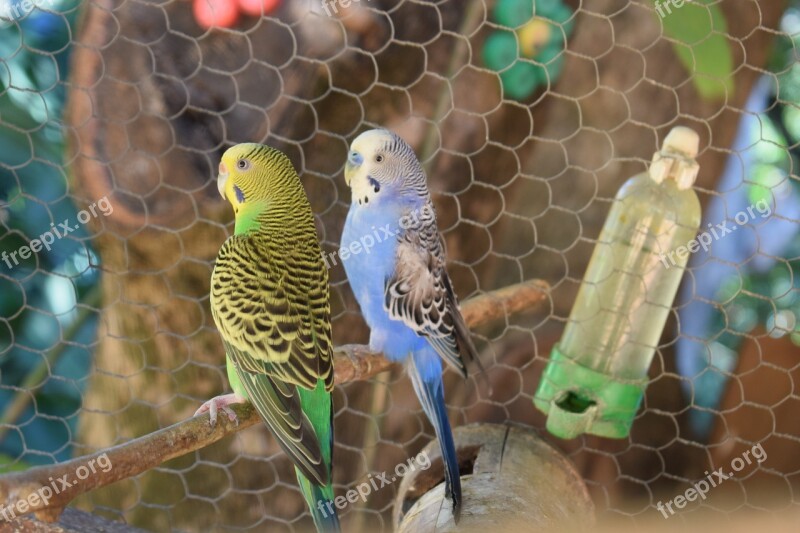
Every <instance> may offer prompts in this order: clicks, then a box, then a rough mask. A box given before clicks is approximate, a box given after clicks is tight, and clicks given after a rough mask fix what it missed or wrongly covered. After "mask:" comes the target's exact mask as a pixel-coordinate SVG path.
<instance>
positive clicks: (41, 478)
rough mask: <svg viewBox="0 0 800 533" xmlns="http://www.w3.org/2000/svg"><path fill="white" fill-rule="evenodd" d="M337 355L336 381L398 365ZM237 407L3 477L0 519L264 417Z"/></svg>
mask: <svg viewBox="0 0 800 533" xmlns="http://www.w3.org/2000/svg"><path fill="white" fill-rule="evenodd" d="M548 293H549V286H548V285H547V284H546V283H544V282H542V281H539V280H533V281H529V282H526V283H520V284H517V285H511V286H509V287H505V288H503V289H500V290H497V291H493V292H490V293H487V294H483V295H480V296H477V297H475V298H471V299H469V300H467V301H466V302H464V304H463V305H462V313H463V315H464V319H465V321H466V323H467V324H468V325H469V326H470V327H471V328H475V327H479V326H482V325H484V324H488V323H490V322H493V321H497V320H501V319H505V318H507V317H508V316H510V315H512V314H514V313H517V312H520V311H523V310H534V309H535V308H537V307H538V306H539V305H540V304H541V303H542V302H544V301H545V300H547V299H548ZM334 357H335V363H334V364H335V369H336V383H337V384H342V383H348V382H351V381H358V380H364V379H368V378H370V377H372V376H374V375H375V374H378V373H380V372H383V371H385V370H388V369H389V368H390V367H391V366H392V365H393V364H394V363H392V362H390V361H388V360H387V359H386V358H385V357H384V356H383V355H382V354H381V353H376V352H372V351H370V350H369V348H367V347H366V346H361V345H352V344H351V345H346V346H341V347H338V348H336V350H335V354H334ZM233 410H234V411H235V412H236V415H237V416H238V418H239V423H238V425H237V424H235V423H233V422H230V421H229V420H228V418H227V417H226V416H220V417H219V418H218V421H217V425H216V426H215V427H213V428H212V427H211V426H210V425H209V423H208V414H202V415H198V416H195V417H192V418H190V419H188V420H184V421H182V422H179V423H177V424H174V425H172V426H170V427H167V428H164V429H161V430H159V431H156V432H154V433H150V434H149V435H144V436H142V437H139V438H137V439H134V440H132V441H130V442H126V443H125V444H120V445H118V446H114V447H113V448H109V449H108V450H104V451H103V452H98V453H95V454H92V455H86V456H83V457H78V458H76V459H72V460H70V461H66V462H63V463H58V464H55V465H50V466H42V467H36V468H31V469H29V470H26V471H24V472H19V473H14V474H7V475H5V476H0V522H2V521H3V520H9V519H11V518H13V515H22V514H25V513H29V512H36V516H37V518H39V519H41V520H44V521H55V520H57V519H58V516H59V514H60V513H61V511H62V510H63V508H64V507H65V506H66V505H68V504H69V502H71V501H72V500H73V499H75V498H76V497H77V496H79V495H81V494H83V493H85V492H88V491H90V490H93V489H96V488H99V487H103V486H105V485H109V484H111V483H114V482H115V481H120V480H122V479H127V478H129V477H132V476H135V475H138V474H141V473H142V472H146V471H147V470H150V469H152V468H154V467H156V466H158V465H160V464H161V463H164V462H166V461H169V460H170V459H174V458H176V457H180V456H182V455H185V454H187V453H190V452H193V451H195V450H199V449H201V448H205V447H207V446H210V445H211V444H214V443H215V442H217V441H218V440H220V439H222V438H224V437H226V436H228V435H231V434H233V433H235V432H237V431H240V430H242V429H245V428H248V427H250V426H253V425H255V424H256V423H258V422H259V421H260V419H259V416H258V414H257V413H256V411H255V409H254V408H253V407H252V405H250V404H241V405H235V406H233ZM60 480H64V481H60ZM48 488H49V490H47V489H48ZM37 495H38V496H37ZM45 496H47V497H46V498H44V497H45ZM45 499H46V500H47V501H45ZM20 502H24V503H23V504H22V505H20ZM12 512H13V514H10V513H12Z"/></svg>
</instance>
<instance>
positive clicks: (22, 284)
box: [0, 0, 800, 531]
mask: <svg viewBox="0 0 800 533" xmlns="http://www.w3.org/2000/svg"><path fill="white" fill-rule="evenodd" d="M254 4H258V5H256V9H257V11H259V13H260V12H261V11H262V10H265V13H264V15H263V16H261V15H259V16H254V15H252V10H253V5H254ZM207 5H213V6H217V7H216V8H215V9H218V11H214V12H213V13H212V15H214V16H219V17H220V18H219V19H216V22H217V24H218V26H217V27H213V28H210V29H205V28H204V27H203V23H204V22H205V23H207V22H208V21H209V19H208V16H209V14H208V12H207V10H206V11H204V6H207ZM520 5H522V6H523V7H522V8H520V7H519V6H520ZM525 5H527V6H528V7H527V10H528V11H525V8H524V6H525ZM0 8H1V10H0V11H1V12H0V16H2V17H3V19H2V20H3V21H4V24H3V27H2V29H0V50H2V55H1V56H0V57H2V61H0V83H2V92H1V93H0V139H2V142H0V154H2V157H0V174H2V181H0V190H1V191H2V199H3V200H2V201H3V203H2V204H1V205H0V221H1V222H2V228H3V236H2V237H1V238H0V251H2V256H0V257H2V261H3V263H0V287H2V292H0V294H2V298H0V372H2V376H1V377H2V381H1V382H0V401H1V402H2V403H1V404H0V405H2V409H0V410H1V411H2V415H0V416H2V418H1V419H0V462H1V463H2V466H3V469H4V470H23V469H26V468H28V467H30V466H33V465H40V464H50V463H53V462H56V461H62V460H65V459H67V458H69V457H73V456H79V455H82V454H85V453H89V452H92V451H96V450H102V449H105V448H107V447H109V446H111V445H114V444H118V443H121V442H125V441H127V440H129V439H132V438H135V437H139V436H141V435H145V434H147V433H150V432H152V431H155V430H156V429H158V428H161V427H165V426H167V425H169V424H172V423H175V422H177V421H180V420H182V419H185V418H187V417H188V416H190V415H191V414H192V413H193V411H194V410H195V409H196V408H197V407H198V406H199V404H200V403H201V402H202V401H204V400H206V399H208V398H210V397H211V396H213V395H215V394H219V393H221V392H222V391H224V390H226V389H227V382H226V379H225V374H224V367H223V366H222V364H223V352H222V349H221V345H220V343H219V339H218V335H217V333H216V331H215V328H214V326H213V321H212V319H211V316H210V313H209V309H208V297H207V295H208V281H209V278H210V274H211V269H212V268H213V262H214V257H215V255H216V253H217V250H218V249H219V246H220V244H221V243H222V242H223V240H224V239H225V238H226V236H227V235H229V234H230V233H231V232H232V229H233V226H232V213H231V212H230V209H229V207H228V206H227V205H226V204H225V203H224V202H223V201H222V200H221V199H220V198H219V196H218V194H217V191H216V186H215V185H216V184H215V179H214V178H215V172H216V168H217V164H218V162H219V158H220V155H221V153H222V152H223V151H224V149H225V148H226V147H228V146H230V145H231V144H233V143H237V142H245V141H257V142H265V143H267V144H270V145H272V146H275V147H278V148H280V149H281V150H283V151H285V152H286V153H287V154H288V155H289V157H290V158H291V160H292V161H293V163H294V164H295V166H296V168H297V169H298V171H299V173H300V174H301V178H302V180H303V183H304V185H305V188H306V191H307V193H308V195H309V198H310V200H311V202H312V207H313V209H314V212H315V213H316V215H317V217H318V222H319V224H318V230H319V236H320V239H321V241H322V243H323V248H324V251H326V252H333V251H335V250H336V249H337V248H338V243H339V238H340V235H341V229H342V226H343V223H344V217H345V214H346V212H347V209H348V205H349V193H348V191H347V189H346V187H345V185H344V183H343V181H344V180H343V178H342V169H343V165H344V161H345V158H346V153H347V146H348V144H349V142H350V141H352V139H353V138H355V136H356V135H357V134H358V133H359V132H361V131H363V130H364V129H366V128H368V127H377V126H383V127H389V128H391V129H393V130H394V131H396V132H398V133H399V134H400V135H401V136H403V137H404V138H405V139H406V140H408V141H409V143H410V144H411V145H412V146H413V147H414V148H415V150H416V152H417V154H418V155H419V156H420V160H421V161H423V163H424V165H425V167H426V170H427V172H428V180H429V185H430V187H431V189H432V192H433V196H434V202H435V204H436V208H437V215H438V219H439V227H440V229H441V231H442V233H443V236H444V239H445V242H446V245H447V249H448V257H449V271H450V274H451V276H452V278H453V281H454V285H455V288H456V292H457V293H458V294H459V296H460V298H461V299H462V301H463V300H465V299H467V298H469V297H470V296H475V295H478V294H482V293H485V292H487V291H491V290H494V289H499V288H502V287H505V286H508V285H511V284H514V283H518V282H522V281H525V280H531V279H536V278H539V279H542V280H544V281H546V282H547V283H549V284H550V286H551V287H552V289H551V291H550V294H549V297H548V298H547V300H546V302H545V304H544V305H539V306H536V307H535V308H532V309H530V310H529V311H528V312H526V313H523V314H521V315H518V316H517V315H515V316H507V317H505V319H504V320H501V321H499V323H494V324H492V325H491V326H486V327H482V328H480V329H478V330H476V331H474V334H475V339H476V341H478V343H479V349H480V350H481V354H482V359H483V363H484V365H485V366H486V367H487V378H488V381H489V382H490V384H491V394H490V393H489V389H487V388H486V387H482V386H480V383H479V382H476V381H474V378H470V379H469V380H468V381H466V382H464V381H462V380H461V379H460V378H458V376H456V375H455V374H454V373H448V374H447V375H446V381H445V390H446V396H447V399H448V405H449V407H450V416H451V423H452V425H454V426H457V425H462V424H465V423H470V422H478V421H483V422H504V421H507V420H509V421H513V422H515V423H520V424H524V425H527V426H531V427H534V428H538V429H539V430H540V433H541V435H542V437H543V438H546V439H548V440H550V441H551V442H553V443H554V444H555V445H556V446H557V447H559V448H561V449H562V450H563V451H564V453H565V454H567V455H568V456H569V457H570V459H571V460H572V461H573V462H574V463H575V464H576V466H577V468H578V469H579V471H580V472H581V474H582V475H583V477H584V479H585V480H586V483H587V485H588V487H589V490H590V493H591V494H592V497H593V499H594V501H595V503H596V505H597V507H598V519H599V521H600V522H601V523H606V522H614V521H616V520H623V521H630V522H633V523H636V524H640V523H644V522H647V521H648V520H653V519H654V517H655V519H661V514H660V510H659V508H658V507H657V505H658V504H659V502H662V501H671V500H673V498H675V496H676V495H679V494H683V493H684V491H685V490H686V488H687V487H690V486H691V484H692V483H695V482H697V481H698V480H701V479H703V478H705V477H706V475H707V474H706V472H710V471H712V470H714V469H717V468H719V467H727V466H728V465H732V464H733V463H732V462H733V461H736V460H737V458H739V457H741V456H742V453H743V451H746V450H751V449H754V448H753V447H754V446H760V447H761V449H762V451H763V452H764V458H765V459H764V460H763V461H760V462H757V463H753V464H749V463H748V465H746V467H744V466H743V468H741V469H740V470H741V472H737V474H736V475H735V476H733V477H732V478H731V479H730V480H726V481H725V482H724V483H723V484H721V485H720V486H719V487H718V488H715V490H714V492H713V493H712V494H711V495H710V496H709V498H708V499H707V500H706V499H705V498H703V500H702V501H695V502H692V503H691V504H690V505H687V506H685V508H683V507H682V508H681V511H680V512H678V513H675V514H674V515H670V520H672V521H680V522H681V523H683V522H685V521H690V520H692V519H693V517H696V516H708V515H713V516H715V517H717V518H719V519H720V520H723V519H725V520H736V519H738V517H739V516H741V515H742V514H743V513H749V512H754V511H768V513H767V514H769V513H773V512H776V511H781V510H785V509H787V508H791V507H792V506H793V505H796V504H797V501H798V500H797V496H796V494H795V492H794V491H795V490H796V487H797V483H798V473H800V464H798V457H800V453H798V451H800V426H799V425H798V422H797V417H796V416H795V415H794V411H795V410H796V406H797V405H798V401H799V400H800V398H798V395H797V392H796V390H795V383H796V380H797V379H798V373H797V369H798V361H797V355H798V351H797V348H796V346H795V344H796V343H797V342H798V341H799V340H800V337H798V333H797V332H796V330H797V327H796V313H797V305H798V304H797V290H796V288H795V287H796V282H795V280H794V267H795V266H796V259H795V258H796V257H797V251H798V250H797V249H798V245H799V244H800V240H799V239H798V238H797V233H798V232H797V225H796V224H797V218H798V217H800V202H798V192H797V190H796V189H797V187H796V184H795V179H794V178H795V175H794V172H795V169H794V162H795V158H796V156H797V142H798V139H800V129H798V127H797V124H798V121H797V120H796V119H797V102H798V100H800V96H799V94H798V90H800V81H798V79H797V77H796V67H795V65H794V63H795V61H796V59H795V57H796V52H795V48H794V42H795V39H796V32H797V30H798V28H799V27H800V12H798V11H797V10H796V9H795V5H794V4H793V3H785V2H778V1H775V2H756V1H749V0H737V1H736V2H733V1H712V2H697V3H694V4H691V3H683V2H680V1H676V0H672V1H667V0H664V1H655V2H650V1H625V0H586V1H575V0H568V1H563V2H562V1H561V0H550V1H548V0H537V1H536V2H528V3H526V2H503V1H499V2H484V1H468V2H455V1H444V0H443V1H438V2H423V1H400V2H389V1H382V0H372V1H367V0H362V1H360V2H358V1H352V2H348V1H345V0H338V1H336V0H328V1H327V2H325V1H322V0H318V1H317V0H308V1H293V0H286V1H284V2H263V3H258V2H255V3H254V2H238V3H237V2H229V3H226V2H224V1H221V0H220V1H214V2H210V3H205V0H197V1H195V2H188V1H182V0H181V1H176V0H173V1H165V2H158V1H152V2H149V1H139V0H127V1H125V2H114V1H111V0H97V1H84V2H76V1H71V0H51V1H48V2H44V1H41V2H33V3H28V2H18V1H16V0H7V1H6V2H4V3H0ZM504 10H505V11H504ZM223 15H224V16H223ZM225 17H228V18H225ZM509 21H510V22H509ZM547 21H549V22H547ZM512 30H513V31H512ZM509 37H510V40H509ZM678 124H682V125H686V126H689V127H691V128H693V129H695V130H696V131H697V132H698V133H699V134H700V136H701V154H700V156H699V159H698V160H699V162H700V166H701V171H700V176H699V178H698V181H697V183H696V184H695V189H696V191H697V192H698V194H699V195H700V198H701V202H702V204H703V208H704V218H703V224H702V225H701V231H705V230H709V231H710V229H711V228H712V227H716V225H717V224H721V223H723V222H724V221H726V220H727V221H728V222H729V223H730V224H731V226H734V225H735V226H737V229H738V231H736V232H733V231H731V232H730V233H726V234H725V235H722V236H720V237H719V238H718V239H714V242H713V245H712V246H711V251H710V252H709V253H704V252H698V253H695V254H693V257H692V258H691V261H690V267H689V269H688V270H687V275H686V276H685V278H684V283H683V286H682V290H681V294H680V296H679V298H678V300H677V302H676V305H675V308H674V310H673V312H672V313H671V315H670V320H669V321H668V324H667V327H666V329H665V332H664V335H663V336H662V340H661V344H660V346H659V349H658V352H657V357H656V359H655V361H654V363H653V366H652V368H651V371H650V377H651V379H652V381H651V383H650V386H649V387H648V390H647V395H646V398H645V401H644V405H643V409H642V410H640V412H639V415H638V416H637V419H636V421H635V422H634V426H633V431H632V433H631V435H630V437H628V438H626V439H620V440H609V439H601V438H597V437H589V436H582V437H579V438H577V439H574V440H572V441H561V440H558V439H555V438H553V437H551V436H548V434H547V433H546V431H545V430H544V429H543V428H544V418H543V416H542V415H541V413H538V412H537V411H536V410H535V409H534V407H533V404H532V398H533V395H534V393H535V391H536V387H537V385H538V383H539V379H540V375H541V372H542V369H543V367H544V364H545V362H546V360H547V357H548V354H549V352H550V350H551V348H552V346H553V345H554V343H555V342H556V341H557V340H558V338H559V335H560V333H561V331H562V329H563V326H564V324H565V321H566V319H567V317H568V315H569V311H570V307H571V305H572V303H573V301H574V298H575V294H576V291H577V288H578V286H579V283H580V280H581V277H582V275H583V272H584V270H585V267H586V264H587V262H588V259H589V256H590V255H591V251H592V249H593V245H594V244H595V243H596V238H597V235H598V233H599V231H600V227H601V226H602V222H603V219H604V216H605V214H606V213H607V211H608V209H609V206H610V204H611V201H612V198H613V197H614V194H615V192H616V190H617V189H618V188H619V186H620V185H621V184H622V183H623V182H624V181H625V180H626V179H627V178H628V177H630V176H632V175H634V174H636V173H638V172H641V171H642V170H644V169H645V168H646V164H647V162H648V161H649V159H650V156H651V155H652V153H653V152H654V151H655V150H656V149H657V148H658V146H659V144H660V140H661V139H663V137H664V135H665V134H666V132H667V131H668V130H669V128H670V127H672V126H673V125H678ZM753 206H755V207H756V209H755V210H753V209H751V211H750V215H749V216H748V217H746V220H745V219H744V218H742V219H741V220H742V222H741V223H740V222H739V220H740V218H737V216H739V215H740V213H743V212H744V213H747V208H748V207H753ZM759 206H762V207H763V209H761V208H759ZM765 206H768V207H765ZM767 212H768V213H767ZM62 224H64V225H63V226H62ZM48 232H51V235H52V234H55V236H56V237H54V238H52V242H50V243H46V241H47V240H50V238H49V237H44V235H45V234H46V233H48ZM34 239H38V240H39V241H41V245H40V246H39V250H38V251H37V250H33V251H32V252H29V253H27V254H25V255H26V256H23V254H22V253H21V250H22V248H23V247H25V246H28V247H29V248H30V247H31V243H32V241H33V240H34ZM45 243H46V245H45ZM330 266H331V268H330V273H331V281H332V307H333V315H334V322H333V331H334V337H335V341H336V343H337V344H345V343H359V342H360V343H364V342H366V341H367V338H368V332H367V329H366V326H365V324H364V322H363V320H362V319H361V316H360V313H359V311H358V307H357V305H356V303H355V300H354V298H353V296H352V293H351V291H350V288H349V286H348V284H347V281H346V278H345V276H344V272H343V269H342V267H341V264H340V263H336V264H331V265H330ZM334 402H335V409H336V448H335V467H334V470H335V481H336V488H337V493H340V492H342V491H345V490H347V489H349V488H352V487H353V486H354V485H356V484H357V483H360V482H363V481H364V480H365V479H367V478H368V476H369V475H370V474H376V473H380V472H387V471H391V470H393V469H394V468H395V465H397V464H399V463H403V462H405V461H406V460H407V459H408V458H409V457H412V456H413V455H414V454H416V453H417V452H418V451H419V450H420V449H421V448H422V447H423V446H424V445H425V444H426V443H427V442H428V441H429V440H430V439H431V438H432V435H433V432H432V430H431V428H430V426H429V425H428V423H427V421H426V420H425V417H424V415H423V413H422V411H421V409H420V407H419V404H418V402H417V400H416V398H415V396H414V394H413V391H412V387H411V385H410V383H409V381H408V379H407V377H405V376H404V373H403V372H402V371H400V370H392V371H389V372H385V373H382V374H379V375H378V376H376V377H374V378H372V379H370V380H368V381H365V382H356V383H350V384H347V385H344V386H339V387H337V389H336V392H335V395H334ZM396 487H397V485H391V486H388V487H385V488H383V489H381V490H380V491H376V492H374V493H372V494H370V496H369V498H368V499H367V500H366V501H363V502H362V501H360V500H359V501H358V502H357V503H354V504H348V506H347V508H346V509H345V510H344V511H343V512H342V516H343V520H344V524H343V525H344V527H345V529H346V530H353V531H359V530H364V531H373V530H390V529H391V523H390V521H389V517H390V513H391V508H392V502H393V497H394V493H395V491H396ZM76 505H77V506H78V507H80V508H82V509H86V510H89V511H91V512H94V513H97V514H100V515H104V516H107V517H110V518H112V519H115V520H124V521H126V522H128V523H130V524H132V525H135V526H138V527H142V528H145V529H149V530H155V531H166V530H188V531H201V530H202V531H208V530H220V531H243V530H246V531H260V530H264V529H269V530H271V531H272V530H275V531H298V530H305V529H306V528H308V527H310V524H311V522H310V518H309V515H308V513H307V510H306V509H305V507H304V504H303V502H302V499H301V498H300V493H299V491H298V489H297V487H296V483H295V480H294V477H293V472H292V469H291V466H290V464H289V462H288V460H287V459H286V458H285V456H284V455H283V454H282V453H281V452H280V450H279V448H278V447H277V446H276V444H275V442H274V441H273V440H272V438H271V437H270V436H269V435H268V433H267V431H266V429H265V428H263V427H259V428H254V429H248V430H245V431H242V432H240V433H238V434H237V435H236V436H235V437H232V438H227V439H225V440H223V441H220V442H219V443H217V444H214V445H213V446H210V447H208V448H205V449H203V450H200V451H197V452H193V453H190V454H188V455H186V456H184V457H181V458H178V459H174V460H172V461H170V462H167V463H165V464H164V465H162V466H160V467H158V468H155V469H153V470H152V471H150V472H148V473H145V474H142V475H138V476H135V477H134V478H131V479H128V480H125V481H122V482H118V483H116V484H114V485H111V486H109V487H107V488H104V489H101V490H98V491H95V492H92V493H89V494H88V495H85V496H82V497H81V498H79V499H78V500H77V501H76ZM665 516H666V515H665Z"/></svg>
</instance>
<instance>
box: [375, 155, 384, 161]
mask: <svg viewBox="0 0 800 533" xmlns="http://www.w3.org/2000/svg"><path fill="white" fill-rule="evenodd" d="M381 161H383V156H382V155H376V156H375V162H376V163H380V162H381Z"/></svg>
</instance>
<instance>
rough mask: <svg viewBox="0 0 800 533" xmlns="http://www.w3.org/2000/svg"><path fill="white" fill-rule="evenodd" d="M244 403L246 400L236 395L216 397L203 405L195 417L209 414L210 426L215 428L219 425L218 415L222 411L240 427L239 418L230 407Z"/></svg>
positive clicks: (195, 413)
mask: <svg viewBox="0 0 800 533" xmlns="http://www.w3.org/2000/svg"><path fill="white" fill-rule="evenodd" d="M244 402H245V399H244V398H242V397H240V396H237V395H236V394H223V395H222V396H215V397H214V398H211V399H210V400H208V401H207V402H205V403H204V404H203V405H201V406H200V409H198V410H197V411H195V412H194V416H197V415H200V414H203V413H205V412H208V413H209V424H210V425H211V427H212V428H213V427H214V426H216V425H217V413H218V412H219V411H220V410H221V411H222V412H223V413H225V414H226V415H228V420H230V421H231V422H235V423H236V425H237V426H238V425H239V418H238V417H237V416H236V413H234V412H233V409H231V408H230V406H231V405H233V404H237V403H244Z"/></svg>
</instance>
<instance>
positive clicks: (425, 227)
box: [384, 209, 480, 377]
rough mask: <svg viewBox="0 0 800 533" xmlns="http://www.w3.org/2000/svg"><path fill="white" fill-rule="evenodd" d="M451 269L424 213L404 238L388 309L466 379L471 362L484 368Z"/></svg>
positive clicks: (433, 221)
mask: <svg viewBox="0 0 800 533" xmlns="http://www.w3.org/2000/svg"><path fill="white" fill-rule="evenodd" d="M425 214H427V215H428V216H427V217H426V216H424V215H425ZM445 266H446V265H445V257H444V248H443V244H442V240H441V236H440V235H439V231H438V229H437V227H436V219H435V217H434V215H433V210H432V209H426V210H423V216H422V217H420V218H419V220H418V222H417V225H416V226H414V227H411V228H408V229H406V230H405V231H404V232H402V233H401V234H400V235H399V236H398V244H397V251H396V257H395V271H394V273H393V275H392V276H391V277H390V278H389V279H387V280H386V285H385V292H384V298H385V299H384V306H385V308H386V310H387V312H388V313H389V316H390V317H391V318H393V319H395V320H402V321H403V322H404V323H405V324H406V325H407V326H408V327H410V328H411V329H413V330H414V331H415V332H416V333H417V334H418V335H421V336H424V337H426V338H427V339H428V342H429V343H430V344H431V346H432V347H433V348H434V349H435V350H436V352H437V353H438V354H439V356H441V357H442V359H444V360H445V361H446V362H447V363H448V364H450V365H451V366H452V367H453V368H455V369H456V370H457V371H458V372H459V373H460V374H461V375H462V376H464V377H466V376H467V367H466V362H470V361H475V362H476V363H477V364H478V365H480V362H479V361H478V358H477V352H476V350H475V346H474V345H473V344H472V340H471V339H470V336H469V330H468V329H467V327H466V324H465V323H464V319H463V317H462V316H461V311H459V309H458V300H457V298H456V295H455V293H454V292H453V288H452V286H451V284H450V279H449V277H448V275H447V271H446V269H445Z"/></svg>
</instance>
